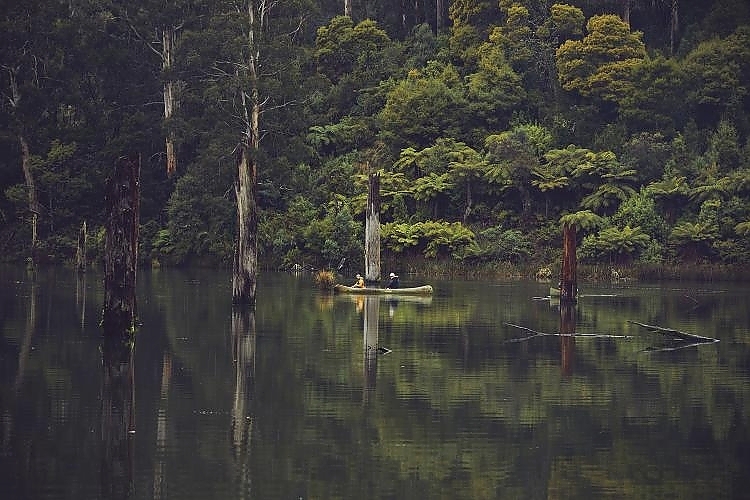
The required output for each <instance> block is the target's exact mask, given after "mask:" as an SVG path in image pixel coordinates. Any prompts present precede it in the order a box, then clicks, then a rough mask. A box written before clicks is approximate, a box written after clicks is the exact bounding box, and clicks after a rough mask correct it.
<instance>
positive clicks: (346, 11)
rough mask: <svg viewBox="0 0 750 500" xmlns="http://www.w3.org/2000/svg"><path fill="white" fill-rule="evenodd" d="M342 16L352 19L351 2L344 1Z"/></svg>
mask: <svg viewBox="0 0 750 500" xmlns="http://www.w3.org/2000/svg"><path fill="white" fill-rule="evenodd" d="M344 15H345V16H347V17H349V18H351V17H352V0H344Z"/></svg>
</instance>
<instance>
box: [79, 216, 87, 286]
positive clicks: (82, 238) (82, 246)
mask: <svg viewBox="0 0 750 500" xmlns="http://www.w3.org/2000/svg"><path fill="white" fill-rule="evenodd" d="M87 240H88V232H87V230H86V221H83V224H81V229H80V230H79V231H78V245H77V247H76V270H77V271H78V272H79V273H80V272H84V271H85V270H86V248H87V246H88V244H87Z"/></svg>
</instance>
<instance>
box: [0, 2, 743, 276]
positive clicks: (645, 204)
mask: <svg viewBox="0 0 750 500" xmlns="http://www.w3.org/2000/svg"><path fill="white" fill-rule="evenodd" d="M259 5H260V7H261V9H259V8H258V6H259ZM0 6H2V15H1V17H0V24H1V26H0V75H2V78H0V92H2V104H0V120H1V121H2V126H1V127H0V255H2V257H1V258H2V259H4V260H10V261H23V260H25V259H30V260H32V261H35V262H38V263H44V262H70V261H71V260H72V259H73V257H74V255H75V251H76V245H77V241H78V238H79V233H80V232H81V229H82V227H86V228H87V232H88V233H89V234H90V235H91V236H90V238H89V240H88V241H89V245H88V247H89V248H88V257H89V259H90V260H91V261H96V260H97V259H99V258H100V256H101V252H102V249H103V238H104V231H103V229H102V228H103V227H104V222H105V221H104V220H103V218H104V214H105V209H104V203H105V200H104V194H103V193H104V186H105V182H106V179H107V177H108V175H109V172H110V171H111V170H112V168H113V166H114V164H115V162H116V161H117V159H118V158H120V157H121V156H123V155H132V154H138V155H140V158H141V196H142V199H141V231H140V252H139V257H140V259H142V261H143V263H144V264H153V265H157V264H158V265H198V264H200V265H223V264H229V263H231V261H232V255H233V245H234V242H235V233H236V226H237V220H236V219H237V216H236V195H235V189H236V188H235V177H236V156H237V151H238V148H239V145H240V144H241V143H242V141H243V140H245V138H246V137H247V135H248V133H249V131H251V130H255V131H256V134H255V136H254V137H252V139H253V140H254V141H255V144H256V145H257V147H256V148H254V149H253V150H251V151H250V153H249V154H251V155H252V159H251V161H252V162H253V164H254V165H256V166H257V190H258V191H257V207H258V221H257V235H258V259H259V263H260V266H261V267H263V268H270V269H284V268H290V267H292V266H295V265H302V266H305V267H308V268H325V267H328V268H331V267H333V268H335V267H337V266H338V265H339V264H340V263H342V262H346V266H347V267H349V268H350V269H356V268H358V267H360V268H361V265H362V261H363V240H364V218H365V206H366V200H367V187H368V186H367V179H368V175H370V174H372V173H376V174H377V175H379V180H380V197H381V213H380V222H381V224H382V228H381V237H382V239H381V241H382V245H381V247H382V250H383V254H384V258H385V259H386V260H387V259H396V258H398V259H400V260H402V261H409V262H418V261H422V262H432V261H435V262H450V263H451V265H454V264H456V265H460V266H466V267H478V266H483V265H485V266H486V265H490V266H491V265H495V264H497V263H509V264H512V265H529V264H530V268H535V267H540V266H546V265H549V264H550V263H554V262H556V261H557V260H558V259H559V254H560V249H559V248H560V241H561V234H560V233H561V231H560V224H561V220H575V221H576V222H575V223H576V226H577V227H578V228H580V230H579V231H578V238H579V241H578V256H579V258H580V259H581V261H582V262H588V263H592V264H606V265H616V266H627V265H629V264H633V263H642V264H646V265H652V264H653V265H656V266H659V265H666V266H675V265H685V264H690V265H694V264H705V263H710V264H722V265H728V266H732V265H737V264H741V263H746V262H748V261H750V140H749V137H750V97H749V96H748V92H749V91H750V5H748V3H747V2H746V0H682V1H679V0H578V1H571V2H569V3H567V4H562V3H552V2H550V1H547V0H517V1H512V0H499V1H495V2H492V1H489V2H487V1H480V0H454V1H450V0H449V1H443V0H436V1H435V2H433V3H430V2H423V1H421V0H415V1H414V2H404V1H398V2H395V1H392V0H373V1H371V2H362V1H361V0H359V1H358V0H344V1H343V2H333V1H330V0H323V1H318V2H310V1H308V0H279V1H276V2H265V1H264V0H261V1H258V0H173V1H157V0H128V1H124V0H26V1H24V2H18V1H16V0H0ZM258 12H262V14H263V15H262V17H260V18H258V16H257V13H258ZM251 28H252V29H251ZM249 48H250V49H252V50H249ZM248 102H253V103H256V105H255V106H252V107H248V106H247V103H248ZM248 109H251V111H252V112H251V113H248ZM253 124H255V125H257V128H255V127H251V125H253ZM566 218H567V219H566ZM84 225H85V226H84Z"/></svg>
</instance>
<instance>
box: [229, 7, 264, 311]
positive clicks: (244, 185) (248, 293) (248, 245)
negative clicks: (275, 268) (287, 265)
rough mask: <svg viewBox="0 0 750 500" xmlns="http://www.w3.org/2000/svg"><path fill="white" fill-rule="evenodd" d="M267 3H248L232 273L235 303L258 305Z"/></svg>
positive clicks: (233, 299) (233, 300)
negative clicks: (261, 82) (262, 39)
mask: <svg viewBox="0 0 750 500" xmlns="http://www.w3.org/2000/svg"><path fill="white" fill-rule="evenodd" d="M266 8H267V4H266V3H265V2H264V1H261V2H259V3H258V4H257V5H256V3H255V2H254V1H250V2H248V5H247V9H248V33H247V43H248V60H247V61H246V63H247V64H246V68H247V76H248V80H249V90H248V91H247V92H245V91H241V96H240V97H241V102H242V109H243V113H244V118H245V132H244V137H243V142H242V144H241V145H240V147H239V151H238V155H237V178H236V181H235V196H236V198H237V240H236V242H235V249H234V270H233V273H232V302H233V303H234V304H254V303H255V286H256V275H257V273H258V214H257V212H258V207H257V190H258V186H257V183H258V164H257V162H258V154H257V153H258V150H259V149H260V114H261V103H260V91H259V90H258V64H259V63H260V49H259V43H258V41H257V40H256V38H257V37H259V35H260V34H259V33H256V30H260V29H262V26H263V24H264V22H265V17H266Z"/></svg>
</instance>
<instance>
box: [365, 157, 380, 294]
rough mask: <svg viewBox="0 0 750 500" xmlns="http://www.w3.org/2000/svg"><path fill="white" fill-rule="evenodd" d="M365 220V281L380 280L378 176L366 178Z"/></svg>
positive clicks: (372, 173) (371, 175) (374, 173)
mask: <svg viewBox="0 0 750 500" xmlns="http://www.w3.org/2000/svg"><path fill="white" fill-rule="evenodd" d="M367 184H368V191H367V213H366V216H365V217H366V218H365V279H366V280H367V281H379V280H380V174H378V173H377V172H370V173H369V176H368V183H367Z"/></svg>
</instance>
